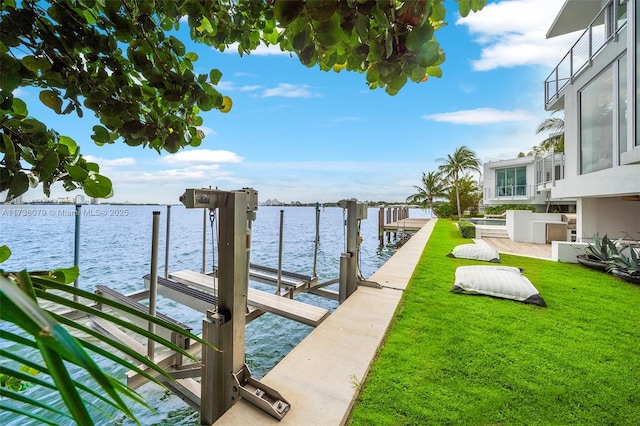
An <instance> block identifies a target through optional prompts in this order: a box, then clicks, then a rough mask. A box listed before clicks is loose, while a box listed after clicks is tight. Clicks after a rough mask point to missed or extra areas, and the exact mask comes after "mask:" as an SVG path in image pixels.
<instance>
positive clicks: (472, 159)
mask: <svg viewBox="0 0 640 426" xmlns="http://www.w3.org/2000/svg"><path fill="white" fill-rule="evenodd" d="M437 161H439V162H442V163H443V164H442V165H440V166H439V167H438V169H439V170H440V172H441V173H442V174H443V176H444V178H445V179H448V180H449V181H452V182H453V186H454V188H455V190H456V205H457V207H458V217H460V216H461V215H462V211H461V209H460V175H461V174H463V173H465V172H467V171H476V172H478V173H480V165H481V164H480V160H479V159H478V156H477V155H476V153H475V152H473V151H471V150H470V149H469V148H467V147H466V146H464V145H463V146H461V147H459V148H457V149H456V150H455V151H454V153H453V155H451V154H449V155H447V158H440V159H438V160H437Z"/></svg>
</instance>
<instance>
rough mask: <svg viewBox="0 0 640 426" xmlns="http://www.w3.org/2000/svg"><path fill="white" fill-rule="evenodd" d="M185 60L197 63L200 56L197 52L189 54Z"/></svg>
mask: <svg viewBox="0 0 640 426" xmlns="http://www.w3.org/2000/svg"><path fill="white" fill-rule="evenodd" d="M184 57H185V59H188V60H190V61H191V62H195V61H197V60H198V55H197V54H196V53H195V52H189V53H187V54H186V55H184Z"/></svg>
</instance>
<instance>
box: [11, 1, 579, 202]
mask: <svg viewBox="0 0 640 426" xmlns="http://www.w3.org/2000/svg"><path fill="white" fill-rule="evenodd" d="M563 3H564V2H563V1H561V0H502V1H491V0H490V1H489V4H488V5H487V6H486V7H485V8H484V9H483V10H482V11H481V12H479V13H477V14H472V15H470V16H469V17H467V18H464V19H461V18H460V16H459V14H458V12H457V4H456V3H454V2H453V1H450V0H447V1H446V3H445V4H446V7H447V21H448V23H449V25H448V26H446V27H444V28H442V29H441V30H439V31H437V32H436V38H437V39H438V41H439V42H440V44H441V46H442V47H443V49H444V50H445V52H446V55H447V60H446V62H445V63H444V64H443V66H442V68H443V71H444V75H443V77H442V78H441V79H437V78H430V79H429V80H428V81H427V82H425V83H419V84H415V83H411V82H409V83H407V85H406V86H405V87H404V88H403V89H402V91H401V92H400V93H399V94H398V95H396V96H389V95H387V94H386V93H385V92H384V90H380V89H377V90H373V91H372V90H369V89H368V87H367V86H366V83H365V76H364V75H363V74H357V73H350V72H347V71H342V72H340V73H335V72H333V71H332V72H323V71H320V70H319V69H318V68H312V69H309V68H306V67H305V66H303V65H302V64H300V62H299V61H298V59H297V57H295V56H293V57H290V56H289V54H288V53H287V54H283V53H282V52H280V51H279V49H278V48H262V49H259V50H258V51H256V52H254V53H252V54H251V55H245V56H243V57H242V58H241V57H239V55H238V54H237V51H236V50H235V49H234V48H233V47H232V48H231V49H229V51H227V52H225V53H220V52H218V51H216V50H213V49H211V48H209V47H207V46H203V45H195V44H192V43H190V41H189V43H187V47H188V50H191V51H194V52H196V53H197V54H198V55H199V58H200V59H199V60H198V62H197V63H196V71H197V72H202V73H204V72H208V70H209V69H211V68H218V69H220V70H221V71H222V73H223V76H222V79H221V82H220V84H219V86H218V89H219V91H220V92H221V93H223V94H224V95H228V96H230V97H231V98H232V99H233V108H232V110H231V112H229V113H228V114H222V113H220V112H218V111H212V112H207V113H205V114H204V115H203V118H204V125H203V130H204V131H205V133H206V135H207V136H206V138H205V139H204V141H203V143H202V145H201V146H200V147H198V148H197V149H190V150H186V151H182V152H180V153H177V154H174V155H169V154H166V153H164V154H162V155H158V154H157V153H156V152H155V151H152V150H144V149H141V148H140V147H135V148H132V147H128V146H126V145H125V144H124V143H121V142H118V143H116V144H113V145H108V146H103V147H98V146H96V145H94V144H93V142H92V141H91V139H90V135H91V127H92V126H93V125H94V124H96V121H95V119H92V118H91V117H88V116H89V115H90V114H85V118H83V119H78V118H77V117H76V116H75V115H73V114H72V115H69V116H62V117H60V116H55V114H54V113H53V112H49V111H46V108H45V107H42V106H41V105H38V96H37V91H35V90H30V89H20V91H19V93H18V96H19V97H21V98H22V99H23V100H25V102H27V104H28V106H29V110H30V113H31V114H32V115H34V116H40V117H42V116H43V115H42V114H44V116H45V117H46V118H45V119H44V121H45V122H47V123H48V124H49V125H51V126H52V127H54V128H55V129H57V130H58V131H59V132H60V133H61V134H65V135H68V136H71V137H73V138H74V139H75V140H76V141H77V142H78V143H79V144H80V146H81V151H82V153H83V154H84V155H85V156H87V157H89V158H90V159H91V160H92V161H97V162H98V163H99V164H100V165H101V171H102V173H103V174H105V175H107V176H109V177H110V178H111V179H112V181H113V184H114V192H115V194H114V197H113V198H112V199H111V201H113V202H143V203H175V202H177V200H178V197H179V195H180V194H181V193H182V192H183V191H184V189H185V188H194V187H195V188H198V187H208V186H212V187H219V188H220V189H224V190H232V189H238V188H241V187H253V188H255V189H257V190H258V194H259V199H260V201H265V200H267V199H273V198H277V199H278V200H280V201H285V202H290V201H301V202H315V201H321V202H329V201H337V200H340V199H343V198H357V199H359V200H376V201H377V200H387V201H402V200H404V199H405V198H406V197H407V196H409V195H411V194H412V193H413V192H414V191H413V185H417V184H419V181H420V177H421V173H422V172H428V171H431V170H436V169H437V167H438V165H439V164H440V163H439V162H438V159H441V158H443V157H446V155H447V154H450V153H452V152H453V151H454V150H455V149H456V148H457V147H459V146H461V145H466V146H468V147H469V148H470V149H472V150H474V151H475V152H476V153H477V154H478V157H479V158H480V160H481V161H483V162H487V161H493V160H498V159H504V158H511V157H515V156H516V155H517V154H518V153H519V152H520V151H525V152H526V151H529V150H530V149H531V147H532V146H533V145H536V144H538V143H539V142H540V141H541V140H542V139H544V138H545V135H536V133H535V129H536V126H537V124H539V123H540V122H541V121H542V120H543V119H545V118H548V117H550V116H551V114H550V113H549V112H546V111H545V110H544V107H543V82H544V80H545V78H546V77H547V76H548V75H549V73H550V72H551V71H552V69H553V68H554V67H555V65H557V64H558V63H559V62H560V60H561V59H562V57H563V56H564V54H565V53H566V52H567V51H568V50H569V48H570V47H571V45H572V44H573V43H574V42H575V40H577V38H578V36H579V33H575V34H569V35H567V36H562V37H559V38H554V39H550V40H546V39H545V34H546V32H547V30H548V28H549V27H550V26H551V23H552V22H553V19H554V18H555V16H556V14H557V12H558V11H559V9H560V7H561V5H562V4H563ZM185 27H186V25H185ZM183 40H184V41H185V42H186V41H187V40H188V37H185V38H183ZM65 195H67V194H66V193H65V192H64V190H63V189H62V186H61V185H59V184H57V185H55V186H54V189H53V191H52V197H54V198H55V197H60V196H65ZM43 197H44V196H43V194H42V191H41V190H40V189H39V188H37V189H32V190H30V191H29V192H28V193H27V194H26V196H25V197H24V198H25V199H26V200H32V199H38V198H43Z"/></svg>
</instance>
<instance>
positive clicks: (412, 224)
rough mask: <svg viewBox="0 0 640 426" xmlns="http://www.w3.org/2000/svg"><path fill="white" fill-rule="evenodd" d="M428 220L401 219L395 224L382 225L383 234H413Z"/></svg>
mask: <svg viewBox="0 0 640 426" xmlns="http://www.w3.org/2000/svg"><path fill="white" fill-rule="evenodd" d="M429 220H430V219H427V218H412V217H408V218H406V219H401V220H398V221H396V222H390V223H386V224H385V225H384V230H385V232H388V231H391V232H394V231H398V230H404V231H411V232H414V231H418V230H420V229H421V228H422V227H423V226H424V225H425V224H426V223H427V222H429Z"/></svg>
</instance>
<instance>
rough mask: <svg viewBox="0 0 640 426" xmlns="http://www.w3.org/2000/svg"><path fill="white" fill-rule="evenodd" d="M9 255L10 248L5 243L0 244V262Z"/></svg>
mask: <svg viewBox="0 0 640 426" xmlns="http://www.w3.org/2000/svg"><path fill="white" fill-rule="evenodd" d="M9 257H11V249H10V248H9V247H8V246H6V245H3V246H0V263H2V262H4V261H5V260H7V259H8V258H9Z"/></svg>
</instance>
